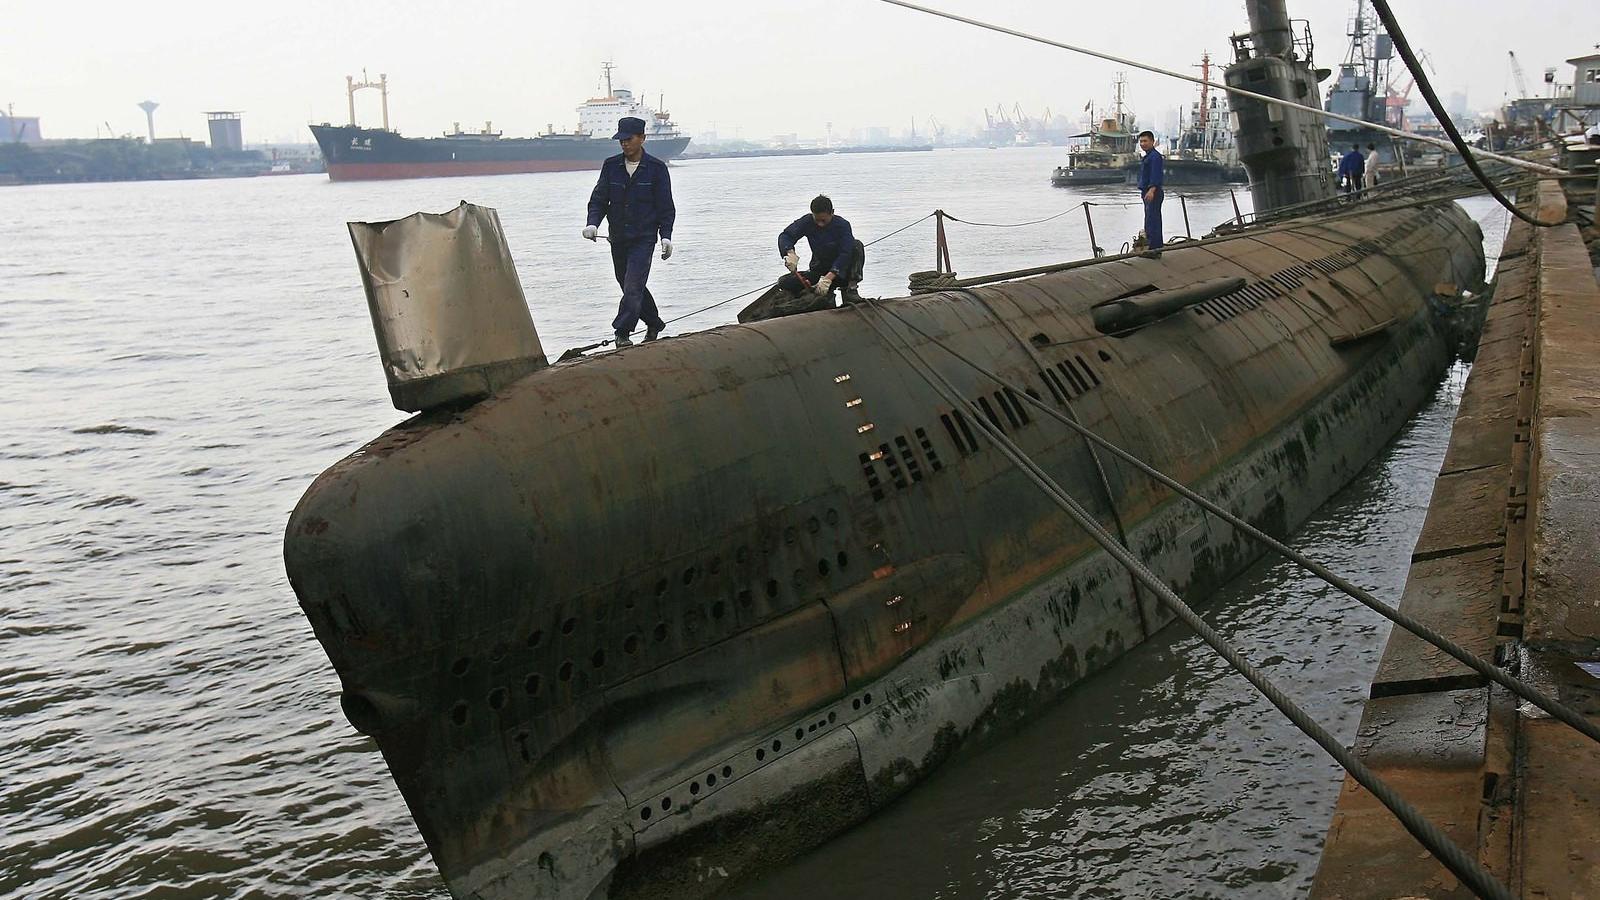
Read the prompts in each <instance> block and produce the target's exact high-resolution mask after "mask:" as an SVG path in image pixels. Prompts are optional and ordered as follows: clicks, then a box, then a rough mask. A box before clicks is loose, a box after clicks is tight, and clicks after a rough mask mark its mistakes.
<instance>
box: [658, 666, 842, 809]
mask: <svg viewBox="0 0 1600 900" xmlns="http://www.w3.org/2000/svg"><path fill="white" fill-rule="evenodd" d="M850 705H851V706H852V707H854V708H855V709H860V708H861V707H863V706H871V705H872V695H871V694H870V693H868V694H863V695H861V696H860V697H857V698H855V699H853V700H851V701H850ZM837 721H839V714H838V713H836V712H833V711H831V710H830V711H829V712H828V718H827V720H826V721H821V722H813V723H811V724H810V725H809V726H807V727H806V728H796V729H795V730H794V739H795V740H797V741H800V740H805V736H806V734H807V733H808V731H809V732H814V731H816V730H817V729H818V728H825V727H827V726H828V725H831V724H833V723H834V722H837ZM772 752H773V753H782V752H783V740H782V739H781V738H774V739H773V741H772ZM766 758H767V750H766V748H765V747H757V748H756V762H763V761H765V760H766ZM731 774H733V768H732V767H731V766H723V767H722V777H724V778H726V777H728V776H729V775H731ZM716 784H717V776H716V775H707V776H706V787H708V788H709V787H716ZM689 793H691V794H699V793H700V783H699V782H695V781H691V782H689ZM671 809H672V798H671V797H662V798H661V811H662V812H668V811H670V810H671ZM639 818H641V819H644V820H645V821H649V820H650V807H648V806H646V807H644V808H643V809H641V810H639Z"/></svg>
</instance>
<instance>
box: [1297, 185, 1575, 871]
mask: <svg viewBox="0 0 1600 900" xmlns="http://www.w3.org/2000/svg"><path fill="white" fill-rule="evenodd" d="M1592 179H1593V170H1592V169H1591V170H1590V179H1589V180H1585V181H1576V180H1568V181H1565V182H1563V181H1560V180H1554V179H1552V180H1547V181H1541V182H1540V183H1539V184H1538V186H1537V188H1536V189H1530V190H1527V191H1524V193H1523V196H1522V197H1521V198H1520V199H1519V203H1520V205H1521V206H1522V207H1523V208H1524V209H1529V210H1537V212H1538V216H1539V217H1540V218H1541V219H1546V220H1549V219H1553V218H1556V217H1564V218H1565V219H1566V221H1567V224H1565V225H1561V226H1559V227H1555V228H1534V227H1533V226H1531V225H1528V224H1526V223H1524V222H1521V221H1515V222H1514V223H1513V225H1512V226H1511V228H1510V230H1509V231H1508V232H1507V236H1506V239H1505V245H1504V247H1503V249H1502V251H1501V255H1500V265H1499V270H1498V272H1497V274H1496V278H1495V287H1494V291H1493V293H1492V300H1491V303H1490V306H1489V308H1488V310H1487V317H1486V320H1485V324H1484V330H1483V336H1482V340H1481V341H1480V344H1479V348H1478V353H1477V358H1476V360H1475V361H1474V363H1473V366H1472V370H1471V374H1470V376H1469V378H1468V380H1467V383H1466V387H1465V390H1464V393H1463V395H1462V399H1461V407H1460V411H1459V413H1458V415H1457V418H1456V422H1455V426H1454V431H1453V433H1452V435H1451V440H1450V446H1449V449H1448V451H1447V453H1446V456H1445V460H1444V463H1443V465H1442V467H1441V469H1440V472H1439V476H1438V479H1437V481H1436V482H1435V485H1434V490H1433V498H1432V501H1431V503H1430V506H1429V510H1428V515H1427V519H1426V522H1425V524H1424V526H1423V530H1422V534H1421V536H1420V537H1419V538H1418V541H1417V545H1416V547H1415V549H1414V551H1413V553H1412V557H1411V569H1410V573H1409V577H1408V580H1407V583H1406V587H1405V590H1404V593H1403V595H1402V597H1401V600H1400V608H1401V609H1402V610H1403V611H1405V612H1407V613H1409V614H1411V615H1412V616H1415V617H1416V618H1418V619H1420V620H1422V621H1423V622H1424V623H1426V624H1428V625H1430V626H1432V627H1433V628H1435V629H1437V630H1439V631H1441V632H1443V633H1444V634H1446V635H1448V636H1449V637H1451V638H1453V639H1454V640H1456V641H1457V642H1458V643H1460V644H1462V645H1464V646H1466V647H1468V648H1469V649H1471V650H1472V651H1473V652H1475V653H1477V654H1479V655H1481V656H1483V657H1485V658H1490V659H1493V660H1494V661H1495V662H1496V664H1498V665H1500V666H1503V667H1505V668H1506V669H1507V670H1508V671H1510V672H1512V673H1513V674H1516V675H1518V676H1519V677H1521V678H1523V679H1524V680H1526V681H1529V682H1532V683H1533V684H1535V685H1536V686H1539V687H1541V688H1543V689H1544V690H1545V691H1546V692H1547V693H1549V694H1551V695H1553V696H1556V697H1557V698H1558V699H1560V700H1561V701H1562V702H1563V703H1566V704H1567V705H1569V706H1572V707H1574V708H1576V709H1578V710H1579V711H1581V712H1582V713H1583V714H1585V715H1587V716H1589V717H1590V718H1591V719H1595V720H1597V721H1600V284H1597V273H1600V268H1597V266H1596V262H1597V257H1600V241H1597V234H1596V230H1595V227H1594V224H1593V216H1594V214H1593V205H1594V181H1593V180H1592ZM1563 184H1564V185H1565V188H1563ZM1582 663H1594V664H1595V665H1594V667H1593V669H1594V672H1593V674H1591V672H1589V671H1586V670H1585V668H1584V667H1583V666H1582V665H1580V664H1582ZM1356 751H1357V753H1358V754H1359V755H1360V756H1361V758H1362V759H1363V760H1364V761H1365V762H1366V764H1367V765H1368V766H1370V767H1371V768H1372V769H1373V770H1374V771H1376V772H1377V773H1378V774H1379V775H1380V776H1381V777H1383V778H1384V779H1385V780H1387V781H1388V782H1389V783H1390V784H1392V785H1394V786H1395V788H1396V789H1397V790H1399V791H1400V792H1401V793H1402V794H1404V795H1405V797H1406V798H1407V799H1408V800H1410V801H1411V802H1412V803H1413V804H1415V805H1416V806H1417V807H1418V808H1419V809H1420V810H1421V811H1422V812H1423V813H1424V814H1425V815H1427V816H1428V817H1429V818H1431V819H1432V820H1433V821H1434V822H1435V823H1436V824H1437V825H1439V826H1440V827H1441V828H1442V829H1444V830H1445V832H1446V833H1447V834H1448V835H1449V836H1450V837H1451V838H1452V839H1453V840H1455V841H1456V842H1457V843H1458V844H1459V845H1460V846H1461V847H1463V848H1464V849H1466V850H1467V851H1468V852H1469V853H1475V854H1476V855H1477V857H1478V859H1479V861H1480V862H1481V863H1482V864H1483V865H1484V866H1485V867H1486V868H1487V869H1488V870H1489V871H1490V872H1491V873H1493V874H1494V875H1495V876H1496V877H1497V878H1499V879H1500V880H1501V882H1502V883H1503V884H1505V885H1506V886H1507V887H1509V888H1510V890H1511V892H1512V893H1513V895H1515V896H1519V897H1600V744H1596V743H1595V742H1593V741H1591V740H1590V739H1589V738H1587V737H1585V736H1583V735H1582V734H1580V733H1578V732H1577V731H1575V730H1573V729H1572V728H1570V727H1568V726H1566V725H1564V724H1562V723H1561V722H1558V721H1556V720H1553V719H1551V718H1549V717H1548V716H1547V715H1546V714H1545V713H1543V712H1542V711H1540V710H1539V709H1538V708H1536V707H1534V706H1532V705H1531V704H1526V703H1520V702H1519V701H1518V700H1517V698H1516V697H1514V696H1513V695H1512V694H1510V693H1509V692H1507V691H1505V690H1503V689H1502V688H1500V687H1499V686H1497V685H1493V684H1490V683H1488V682H1487V681H1486V680H1485V679H1484V678H1483V677H1482V676H1480V675H1478V674H1477V673H1476V672H1474V671H1473V670H1471V669H1469V668H1467V667H1466V666H1463V665H1461V664H1460V663H1458V662H1457V661H1456V660H1454V659H1453V658H1451V657H1449V656H1448V655H1446V654H1444V653H1443V652H1442V651H1439V650H1437V649H1436V648H1434V647H1433V646H1432V645H1430V644H1428V643H1426V642H1424V641H1422V640H1421V639H1419V638H1417V637H1415V636H1413V635H1411V634H1409V633H1407V632H1405V631H1403V630H1402V629H1400V628H1399V627H1398V626H1397V627H1396V628H1395V629H1394V631H1393V632H1392V634H1391V635H1390V638H1389V642H1388V645H1387V646H1386V647H1385V650H1384V653H1383V657H1382V659H1381V661H1380V663H1379V665H1378V670H1377V672H1376V674H1375V675H1374V676H1373V680H1372V687H1371V691H1370V694H1369V699H1368V700H1367V702H1366V708H1365V711H1364V713H1363V715H1362V719H1361V725H1360V729H1359V732H1358V735H1357V738H1356ZM1312 896H1314V897H1320V898H1328V900H1332V898H1363V897H1467V896H1471V892H1470V891H1469V890H1468V889H1467V888H1466V887H1465V886H1463V885H1461V884H1460V883H1459V882H1458V881H1457V880H1456V879H1455V877H1454V876H1453V875H1452V874H1451V873H1450V872H1449V871H1447V870H1446V869H1445V868H1444V867H1443V866H1442V865H1440V864H1439V863H1438V862H1437V861H1436V860H1434V859H1433V858H1432V857H1431V856H1430V855H1429V854H1428V853H1427V851H1425V850H1424V849H1423V848H1422V846H1421V845H1420V844H1419V843H1418V842H1417V841H1416V840H1415V839H1414V838H1412V837H1411V836H1410V835H1409V834H1408V833H1407V832H1406V831H1405V830H1404V829H1403V828H1402V827H1401V825H1400V823H1399V822H1398V821H1396V820H1395V818H1394V817H1393V816H1392V815H1391V814H1390V813H1389V811H1388V810H1387V809H1385V808H1384V807H1383V806H1382V805H1381V804H1380V803H1378V801H1377V800H1376V799H1375V798H1373V797H1372V795H1371V794H1369V793H1368V792H1367V791H1366V790H1365V789H1363V788H1362V787H1360V786H1359V785H1358V784H1356V783H1355V782H1354V781H1353V780H1351V779H1349V778H1348V777H1347V778H1346V779H1345V784H1344V788H1343V790H1342V791H1341V792H1340V796H1339V802H1338V806H1337V808H1336V810H1335V811H1334V814H1333V820H1332V823H1331V825H1330V827H1329V831H1328V838H1327V843H1326V845H1325V847H1324V850H1323V855H1322V861H1321V863H1320V866H1319V868H1318V871H1317V875H1316V881H1315V883H1314V885H1313V888H1312Z"/></svg>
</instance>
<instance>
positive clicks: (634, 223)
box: [583, 116, 678, 347]
mask: <svg viewBox="0 0 1600 900" xmlns="http://www.w3.org/2000/svg"><path fill="white" fill-rule="evenodd" d="M612 140H615V141H617V142H619V143H620V144H621V146H622V152H621V153H619V154H617V155H616V156H613V157H610V158H609V159H607V160H606V161H605V162H604V163H601V165H600V180H599V181H597V182H595V186H594V193H592V194H590V195H589V219H588V224H587V225H585V226H584V228H583V236H584V237H586V238H588V239H589V240H591V241H592V240H594V239H595V238H596V237H597V236H598V235H599V233H600V220H601V219H604V220H606V222H607V224H609V226H610V229H611V234H610V238H609V240H610V241H611V265H612V267H613V268H614V269H615V270H616V273H617V284H619V285H621V286H622V304H621V306H620V307H619V308H618V310H617V318H616V319H615V320H613V321H612V323H611V330H612V331H613V332H615V333H616V336H617V337H616V345H617V346H618V347H627V346H631V345H632V344H633V340H632V338H631V337H630V335H632V334H633V329H634V328H635V327H636V326H637V325H638V324H639V322H640V321H641V320H642V321H643V322H644V327H645V332H644V339H645V340H647V341H653V340H655V339H656V338H658V337H660V336H661V330H662V329H664V328H666V327H667V325H666V323H665V322H663V321H661V313H660V312H659V311H657V309H656V298H655V297H654V296H652V295H651V294H650V288H649V287H647V286H646V284H645V282H646V281H648V280H649V278H650V256H651V254H652V253H653V252H654V250H655V246H656V237H657V236H658V235H659V236H660V238H661V258H662V259H670V258H672V225H673V222H674V221H676V220H677V218H678V210H677V207H675V206H673V205H672V179H671V177H670V176H669V175H668V174H667V164H666V163H664V162H662V161H661V160H659V159H657V158H655V157H654V156H651V155H650V154H648V153H646V152H644V120H643V119H639V118H635V117H634V116H627V117H625V118H623V119H622V120H620V121H619V122H617V133H616V134H615V135H613V136H612Z"/></svg>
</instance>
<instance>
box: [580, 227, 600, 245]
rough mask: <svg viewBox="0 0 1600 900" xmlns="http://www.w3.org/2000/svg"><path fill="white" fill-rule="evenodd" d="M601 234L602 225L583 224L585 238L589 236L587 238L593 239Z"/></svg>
mask: <svg viewBox="0 0 1600 900" xmlns="http://www.w3.org/2000/svg"><path fill="white" fill-rule="evenodd" d="M599 234H600V226H599V225H585V226H583V236H584V237H585V238H587V239H589V240H591V241H592V240H594V239H595V237H596V236H597V235H599Z"/></svg>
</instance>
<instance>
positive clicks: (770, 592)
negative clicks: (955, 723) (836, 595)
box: [450, 550, 850, 693]
mask: <svg viewBox="0 0 1600 900" xmlns="http://www.w3.org/2000/svg"><path fill="white" fill-rule="evenodd" d="M834 561H835V562H836V563H837V564H838V566H839V568H840V569H847V568H849V567H850V555H849V554H848V553H845V552H844V551H843V550H840V551H839V553H838V555H836V556H835V557H834ZM828 571H829V566H828V560H827V559H819V560H817V574H818V575H824V576H825V575H827V574H828ZM799 572H800V570H799V569H796V570H795V573H796V580H797V581H798V580H799V578H798V575H799ZM765 587H766V594H767V596H768V597H769V598H773V597H777V596H778V581H777V579H773V578H769V579H767V583H766V586H765ZM751 602H752V597H751V594H750V592H749V591H748V590H745V591H740V592H739V605H740V606H744V607H748V606H750V604H751ZM726 611H727V605H726V604H725V603H724V602H723V601H721V600H718V601H717V602H715V603H713V604H711V618H713V619H721V618H722V617H723V615H724V613H726ZM577 627H578V620H577V619H576V618H568V619H567V620H566V621H564V622H562V623H561V633H562V634H564V635H570V634H572V633H573V632H574V631H575V630H577ZM652 637H654V638H655V640H656V641H657V642H658V643H659V642H661V641H664V640H666V639H667V626H666V624H665V623H663V624H658V625H657V626H656V627H655V629H654V631H653V633H652ZM543 642H544V631H543V629H535V630H534V632H533V633H532V634H530V635H528V646H529V647H537V646H539V645H540V644H541V643H543ZM622 649H623V650H624V651H626V652H627V653H630V654H631V653H634V652H636V651H637V650H638V649H639V642H638V636H637V635H629V636H628V637H627V638H626V639H624V641H623V645H622ZM604 665H605V654H604V651H596V652H595V661H594V666H595V668H597V669H598V668H601V667H603V666H604ZM471 666H472V659H471V657H467V656H463V657H461V658H460V659H458V660H456V661H455V663H454V664H453V665H451V667H450V671H451V674H453V675H455V676H456V677H457V678H461V677H464V676H465V675H466V674H467V670H468V669H469V668H471ZM568 677H570V672H569V673H568V675H567V676H566V677H563V678H562V679H561V680H562V681H566V680H567V678H568ZM530 693H532V692H531V691H530Z"/></svg>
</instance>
